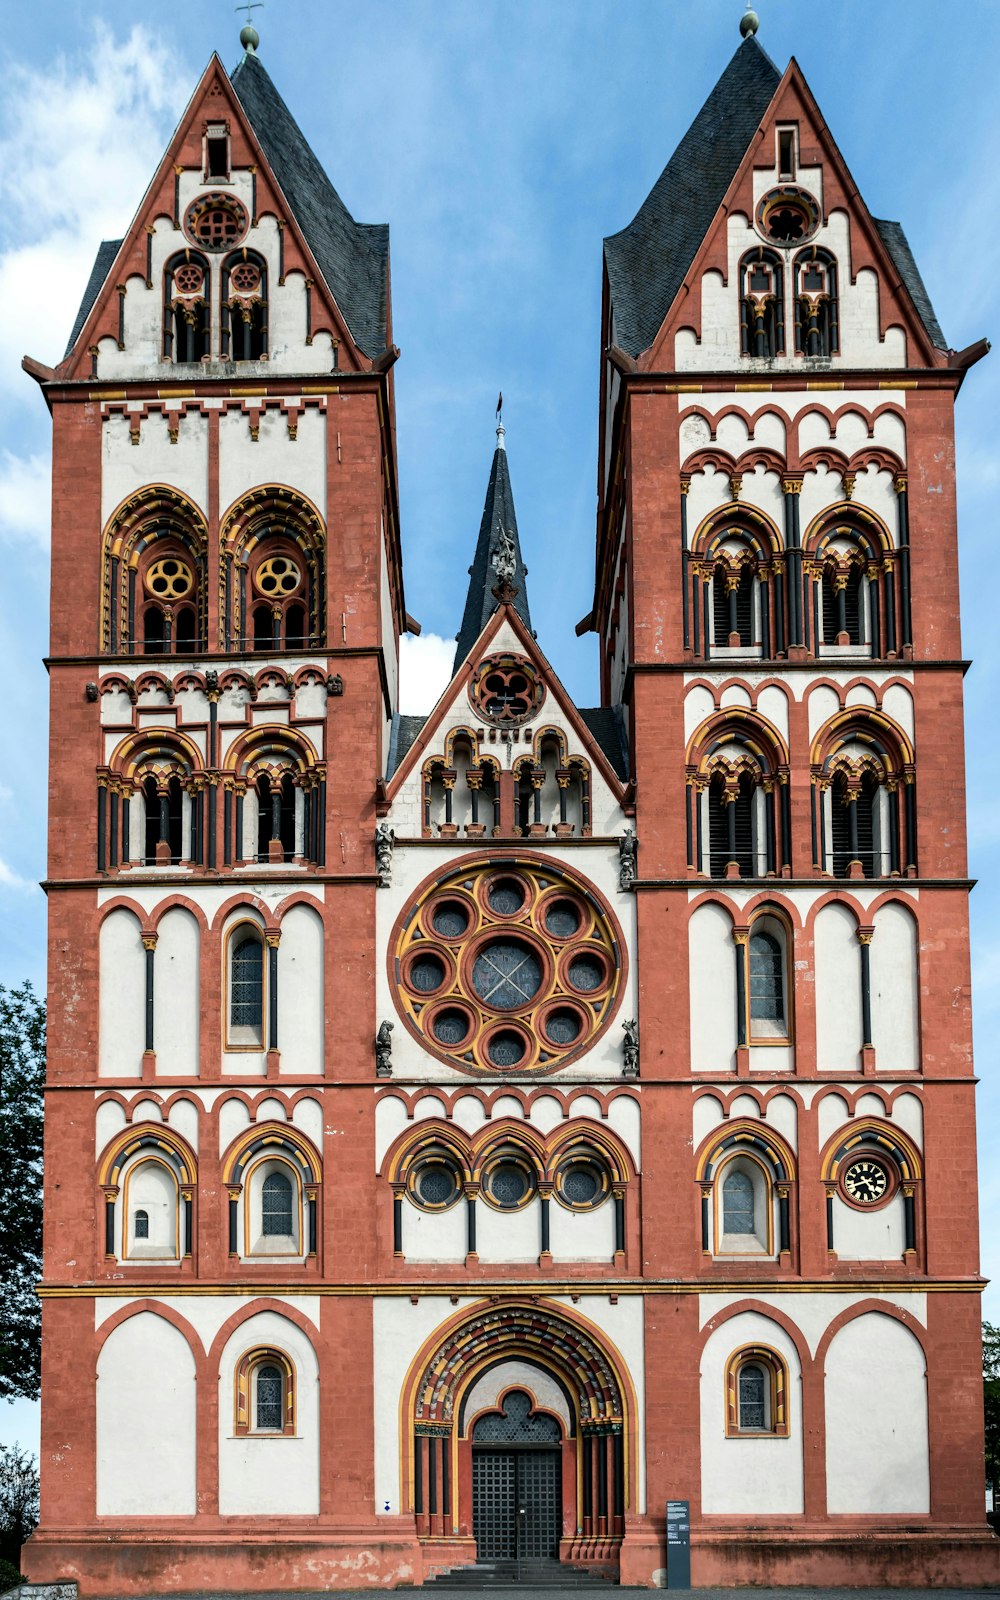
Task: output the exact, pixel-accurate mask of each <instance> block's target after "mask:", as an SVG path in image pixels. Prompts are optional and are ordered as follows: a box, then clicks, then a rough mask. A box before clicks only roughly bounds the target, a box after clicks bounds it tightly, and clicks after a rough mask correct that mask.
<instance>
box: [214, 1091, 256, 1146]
mask: <svg viewBox="0 0 1000 1600" xmlns="http://www.w3.org/2000/svg"><path fill="white" fill-rule="evenodd" d="M249 1126H250V1111H249V1108H248V1107H247V1106H246V1105H245V1103H244V1102H243V1101H242V1100H238V1099H237V1098H236V1096H235V1095H234V1096H233V1097H232V1099H230V1100H224V1101H223V1102H222V1105H221V1106H220V1107H219V1154H220V1156H221V1155H223V1154H224V1153H225V1151H226V1150H228V1148H229V1146H230V1145H231V1144H232V1142H233V1140H234V1139H235V1138H236V1137H237V1135H238V1134H240V1133H242V1132H243V1130H244V1128H248V1127H249Z"/></svg>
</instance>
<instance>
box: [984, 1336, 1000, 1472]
mask: <svg viewBox="0 0 1000 1600" xmlns="http://www.w3.org/2000/svg"><path fill="white" fill-rule="evenodd" d="M983 1400H984V1410H985V1413H986V1480H987V1482H988V1483H993V1484H1000V1328H997V1327H995V1326H994V1325H993V1323H992V1322H984V1323H983Z"/></svg>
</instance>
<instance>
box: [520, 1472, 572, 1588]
mask: <svg viewBox="0 0 1000 1600" xmlns="http://www.w3.org/2000/svg"><path fill="white" fill-rule="evenodd" d="M560 1466H561V1459H560V1456H559V1452H558V1451H557V1450H521V1451H519V1452H518V1455H517V1506H518V1511H519V1512H522V1511H523V1513H524V1514H523V1515H519V1517H518V1521H519V1523H520V1529H519V1534H520V1539H519V1549H518V1552H517V1553H518V1556H519V1558H520V1559H521V1560H522V1561H557V1560H558V1559H559V1535H560V1533H561V1531H562V1495H561V1493H560V1490H561V1487H562V1485H561V1483H560V1477H561V1474H560Z"/></svg>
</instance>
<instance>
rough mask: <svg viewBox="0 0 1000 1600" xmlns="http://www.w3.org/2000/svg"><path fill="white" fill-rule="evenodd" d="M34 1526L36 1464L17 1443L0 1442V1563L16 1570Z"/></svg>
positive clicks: (36, 1482) (36, 1513) (36, 1488)
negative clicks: (6, 1443) (24, 1545)
mask: <svg viewBox="0 0 1000 1600" xmlns="http://www.w3.org/2000/svg"><path fill="white" fill-rule="evenodd" d="M37 1526H38V1463H37V1461H36V1460H35V1457H34V1456H32V1455H29V1454H28V1452H27V1450H22V1449H21V1446H20V1445H18V1444H12V1445H2V1444H0V1562H2V1561H8V1562H10V1565H11V1566H12V1567H14V1568H15V1569H17V1567H18V1564H19V1562H20V1558H21V1546H22V1545H23V1544H24V1542H25V1540H26V1539H27V1538H28V1536H29V1535H30V1534H32V1533H34V1531H35V1528H36V1527H37Z"/></svg>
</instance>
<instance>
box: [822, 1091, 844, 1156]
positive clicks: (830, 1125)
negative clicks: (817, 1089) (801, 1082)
mask: <svg viewBox="0 0 1000 1600" xmlns="http://www.w3.org/2000/svg"><path fill="white" fill-rule="evenodd" d="M850 1115H851V1113H850V1110H849V1108H848V1104H847V1101H846V1100H845V1099H844V1097H843V1095H839V1094H825V1095H824V1096H823V1098H822V1100H821V1101H820V1103H819V1111H818V1112H817V1122H818V1127H819V1148H820V1149H821V1150H822V1149H824V1147H825V1146H826V1144H827V1141H828V1140H830V1139H832V1138H833V1136H834V1134H835V1133H836V1132H837V1129H838V1128H842V1127H843V1125H844V1123H845V1122H847V1121H848V1119H849V1117H850Z"/></svg>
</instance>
